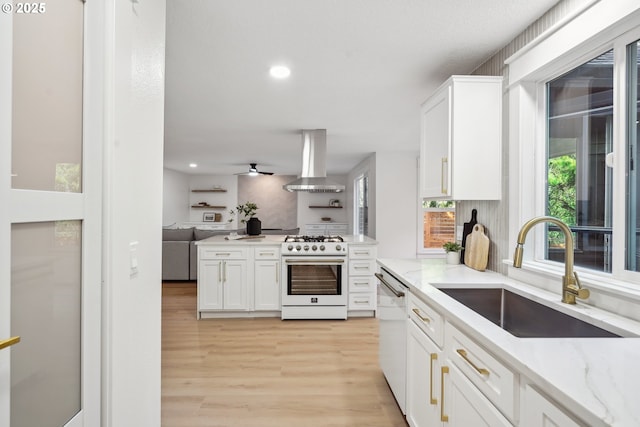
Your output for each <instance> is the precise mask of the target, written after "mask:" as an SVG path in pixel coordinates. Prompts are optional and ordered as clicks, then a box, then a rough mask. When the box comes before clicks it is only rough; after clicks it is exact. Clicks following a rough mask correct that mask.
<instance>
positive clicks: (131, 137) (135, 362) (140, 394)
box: [102, 0, 166, 427]
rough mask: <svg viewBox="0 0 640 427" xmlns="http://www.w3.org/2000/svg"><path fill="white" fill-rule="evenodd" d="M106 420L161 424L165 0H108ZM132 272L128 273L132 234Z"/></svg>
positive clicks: (110, 426) (117, 426) (112, 425)
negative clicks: (135, 265)
mask: <svg viewBox="0 0 640 427" xmlns="http://www.w3.org/2000/svg"><path fill="white" fill-rule="evenodd" d="M102 7H103V8H104V10H105V32H106V49H105V61H106V63H107V67H106V70H105V73H106V76H105V98H106V102H105V109H106V112H105V129H104V132H105V180H104V188H105V194H104V233H105V247H104V260H103V267H104V273H103V274H104V282H103V422H102V425H103V426H107V427H128V426H159V425H160V378H161V367H160V359H161V346H160V344H161V245H160V242H161V239H162V237H161V229H162V227H161V226H162V169H163V128H164V125H163V122H164V47H165V42H164V40H165V38H164V37H165V9H166V2H165V0H155V1H152V2H146V1H145V2H131V1H126V0H106V1H105V3H104V4H103V6H102ZM131 242H138V246H137V259H138V273H137V274H134V275H130V270H129V266H130V255H129V254H130V251H129V249H130V243H131Z"/></svg>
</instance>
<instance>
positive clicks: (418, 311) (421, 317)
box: [411, 308, 431, 323]
mask: <svg viewBox="0 0 640 427" xmlns="http://www.w3.org/2000/svg"><path fill="white" fill-rule="evenodd" d="M411 311H413V312H414V313H415V314H416V316H418V317H419V318H420V320H422V321H423V322H425V323H431V319H429V318H428V317H424V316H423V315H422V314H420V309H417V308H414V309H413V310H411Z"/></svg>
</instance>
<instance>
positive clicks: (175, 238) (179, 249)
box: [162, 228, 300, 280]
mask: <svg viewBox="0 0 640 427" xmlns="http://www.w3.org/2000/svg"><path fill="white" fill-rule="evenodd" d="M233 231H235V232H237V233H238V234H246V229H244V228H241V229H238V230H200V229H198V228H177V229H163V230H162V280H197V279H198V250H197V247H196V243H195V242H196V241H198V240H202V239H206V238H208V237H211V236H220V235H227V234H229V233H231V232H233ZM299 231H300V229H299V228H294V229H287V230H283V229H263V230H262V234H282V235H294V234H298V232H299Z"/></svg>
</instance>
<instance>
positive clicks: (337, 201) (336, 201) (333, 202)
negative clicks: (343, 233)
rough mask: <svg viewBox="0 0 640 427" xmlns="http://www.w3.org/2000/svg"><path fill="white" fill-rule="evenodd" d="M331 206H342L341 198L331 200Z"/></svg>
mask: <svg viewBox="0 0 640 427" xmlns="http://www.w3.org/2000/svg"><path fill="white" fill-rule="evenodd" d="M329 206H332V207H334V208H337V207H339V206H340V200H338V199H331V200H329Z"/></svg>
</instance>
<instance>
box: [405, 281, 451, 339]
mask: <svg viewBox="0 0 640 427" xmlns="http://www.w3.org/2000/svg"><path fill="white" fill-rule="evenodd" d="M409 318H410V319H411V320H412V321H413V322H414V323H415V324H416V325H418V327H419V328H420V329H422V330H423V331H424V333H425V334H427V335H428V336H429V338H431V339H432V340H433V342H435V343H436V344H437V345H438V346H439V347H442V345H443V343H444V318H443V317H442V315H441V314H440V313H438V312H437V311H435V310H434V309H433V308H431V307H430V306H429V305H428V304H427V303H425V302H424V301H422V300H421V299H420V298H418V297H417V296H415V295H414V294H412V293H409Z"/></svg>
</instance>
